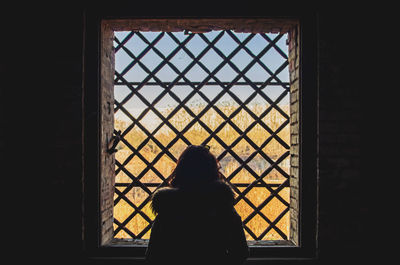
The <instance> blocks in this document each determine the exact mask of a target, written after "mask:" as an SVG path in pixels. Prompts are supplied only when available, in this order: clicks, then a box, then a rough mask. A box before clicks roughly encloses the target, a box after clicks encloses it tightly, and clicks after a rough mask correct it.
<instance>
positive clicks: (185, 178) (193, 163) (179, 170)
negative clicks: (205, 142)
mask: <svg viewBox="0 0 400 265" xmlns="http://www.w3.org/2000/svg"><path fill="white" fill-rule="evenodd" d="M219 168H220V165H219V162H218V160H217V158H216V157H215V156H214V155H213V154H211V153H210V151H209V148H208V146H202V145H189V146H188V147H187V148H186V149H185V150H184V151H183V152H182V154H181V155H180V157H179V159H178V162H177V164H176V167H175V169H174V171H173V172H172V175H171V178H170V180H169V185H170V186H172V187H184V186H195V185H199V184H200V185H201V184H206V183H209V182H212V181H216V180H222V179H223V178H222V174H221V173H220V171H219Z"/></svg>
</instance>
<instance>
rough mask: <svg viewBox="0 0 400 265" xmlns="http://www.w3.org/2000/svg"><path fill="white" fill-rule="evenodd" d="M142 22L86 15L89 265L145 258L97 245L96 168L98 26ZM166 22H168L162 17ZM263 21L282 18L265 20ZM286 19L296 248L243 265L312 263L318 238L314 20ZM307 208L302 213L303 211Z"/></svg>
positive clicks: (256, 251)
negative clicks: (294, 39) (294, 53)
mask: <svg viewBox="0 0 400 265" xmlns="http://www.w3.org/2000/svg"><path fill="white" fill-rule="evenodd" d="M116 18H123V19H135V18H143V17H138V16H134V15H126V14H121V13H119V12H106V13H102V14H100V13H98V12H96V11H94V10H89V11H86V13H85V24H84V26H85V30H84V74H83V77H84V82H83V86H84V89H83V105H84V106H83V113H84V116H83V118H84V121H83V128H84V129H83V135H82V136H83V166H84V169H83V194H84V196H83V198H84V202H83V205H82V212H83V221H82V225H83V234H82V238H83V248H84V253H85V254H84V255H85V256H86V257H87V258H89V259H101V260H121V259H122V260H129V261H132V260H137V261H141V260H143V258H144V252H145V249H146V246H132V245H129V244H118V245H116V244H106V245H104V244H102V243H101V235H100V232H99V231H101V226H102V224H101V221H100V219H101V217H100V203H99V202H100V186H101V183H100V164H101V159H100V156H101V150H100V142H101V139H100V137H101V133H100V128H101V117H100V107H101V95H100V94H101V92H100V86H101V73H100V71H101V70H100V65H101V59H100V56H101V39H102V35H101V34H102V32H101V31H102V29H101V23H102V21H103V20H104V19H116ZM164 18H168V17H164ZM263 18H271V19H274V18H281V16H276V15H272V14H271V15H268V16H267V15H266V16H263ZM285 18H293V19H297V20H298V23H299V27H298V28H299V32H298V34H299V36H300V37H299V42H300V43H299V47H300V54H299V59H300V66H299V68H300V69H299V80H300V82H299V112H300V113H299V121H300V127H299V134H300V138H299V212H300V213H301V214H299V220H298V222H299V225H298V229H299V231H298V233H299V244H298V245H294V244H293V245H268V246H251V247H250V257H249V258H248V262H251V263H253V262H255V263H257V262H259V261H260V262H261V261H265V260H287V259H296V260H298V259H301V260H303V259H315V258H317V252H318V248H317V243H318V240H317V236H318V219H317V218H318V172H317V159H318V157H317V154H318V152H317V151H318V150H317V146H318V145H317V129H318V125H317V121H318V112H317V110H318V108H317V107H318V104H317V103H318V70H317V46H318V45H317V16H316V14H314V13H312V14H297V15H292V16H286V17H285ZM305 205H307V207H305Z"/></svg>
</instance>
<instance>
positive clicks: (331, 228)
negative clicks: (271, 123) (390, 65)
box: [1, 5, 371, 264]
mask: <svg viewBox="0 0 400 265" xmlns="http://www.w3.org/2000/svg"><path fill="white" fill-rule="evenodd" d="M16 10H18V9H12V10H11V9H10V10H9V11H10V12H11V13H12V14H18V12H16ZM248 10H250V8H247V11H248ZM329 11H330V10H329V9H321V10H318V11H315V12H317V13H318V20H319V25H318V28H319V32H318V45H319V63H318V66H319V102H318V106H319V125H318V127H319V145H318V146H319V153H318V165H319V185H320V189H319V230H318V231H319V237H318V245H319V260H318V261H317V262H315V263H317V264H327V263H328V262H329V261H332V260H335V261H339V260H344V259H363V260H368V259H369V257H370V255H371V253H370V252H368V251H366V250H369V249H370V247H369V244H368V243H367V242H368V234H369V227H368V225H369V223H368V219H369V218H368V217H369V216H370V215H371V212H370V208H369V205H368V204H366V203H365V199H364V195H366V192H365V189H366V188H367V186H366V185H367V184H365V178H364V177H363V176H362V171H361V165H362V161H361V150H362V146H361V123H360V122H361V98H360V94H361V93H362V89H363V88H364V87H361V83H359V82H357V80H359V79H360V78H361V77H362V75H361V73H362V71H361V68H360V67H361V66H362V64H363V62H362V60H360V59H361V58H362V57H363V54H362V53H363V51H364V50H365V49H363V48H362V47H360V46H359V45H360V44H359V43H360V42H359V40H360V39H359V38H360V35H361V34H359V33H358V34H357V33H354V31H351V30H348V29H349V28H353V27H358V26H359V25H360V23H359V20H358V19H357V17H356V15H355V14H353V13H350V12H343V11H342V10H340V9H339V10H337V11H335V12H329ZM25 12H27V15H26V16H27V17H28V18H29V21H27V22H26V23H25V22H24V23H21V25H20V24H17V25H19V27H18V28H19V30H18V31H11V30H9V31H7V32H8V36H9V38H8V39H7V40H6V43H4V42H3V43H2V44H3V45H4V49H3V51H4V52H5V53H6V54H5V57H6V59H7V60H3V61H2V64H1V66H2V68H1V69H2V74H4V77H6V78H5V79H3V80H6V82H5V83H4V84H5V85H4V87H6V88H7V90H10V91H7V93H5V94H3V92H2V98H3V95H4V98H3V99H7V100H6V102H7V103H8V104H5V105H3V106H5V107H6V108H5V109H6V110H5V111H4V112H3V113H6V114H7V115H5V116H7V117H8V118H7V117H6V119H5V121H6V122H5V123H4V124H5V125H6V126H4V127H5V129H6V130H4V131H5V132H6V136H5V137H4V138H3V139H4V141H3V143H5V144H2V145H1V146H2V147H4V150H5V151H6V152H5V153H8V154H9V156H11V157H12V158H11V159H10V161H9V162H8V161H7V163H8V164H7V167H8V168H11V169H12V170H13V172H17V173H16V174H17V176H18V177H16V178H14V179H12V180H11V183H10V185H8V186H7V187H10V188H12V190H17V191H18V192H16V193H17V194H19V196H17V197H16V198H14V200H13V202H15V203H12V204H10V203H9V206H11V208H12V209H13V210H14V211H16V212H17V213H16V216H20V218H19V221H15V222H16V224H15V225H14V226H12V225H10V224H9V225H10V227H13V229H10V231H9V232H10V236H13V237H14V238H15V234H14V231H15V232H18V233H21V234H18V238H24V240H26V239H27V241H24V242H25V243H24V244H23V247H21V245H20V243H21V242H20V241H17V242H18V244H17V248H18V249H20V250H22V252H23V253H25V250H32V252H31V254H30V255H29V256H28V259H31V258H34V257H36V258H40V259H49V260H50V259H53V258H54V259H57V260H59V259H61V260H70V261H73V262H74V263H75V262H76V260H78V259H80V254H81V252H82V245H83V242H82V211H83V210H84V209H82V204H81V202H82V178H83V168H82V165H83V162H82V152H83V145H82V116H83V107H84V106H83V103H82V102H83V101H82V98H83V95H82V93H83V89H82V86H83V85H82V83H83V79H82V78H83V74H82V73H83V69H84V67H83V56H84V54H83V45H84V38H83V36H84V12H83V8H81V7H76V6H72V7H71V6H67V5H60V6H54V7H53V8H52V9H51V10H48V11H44V10H41V12H37V13H35V15H33V16H32V14H31V13H29V12H28V11H27V10H25ZM28 13H29V14H28ZM246 15H248V14H246ZM5 23H7V24H5V25H12V22H10V21H6V22H5ZM344 39H345V40H346V41H344ZM14 40H18V42H17V43H16V44H15V46H14V47H12V45H11V44H10V43H11V42H13V41H14ZM27 53H29V54H30V56H26V57H25V56H24V54H27ZM364 89H365V88H364ZM8 93H10V94H8ZM15 105H16V106H17V107H15ZM8 113H11V114H12V115H8ZM10 117H11V118H10ZM13 174H14V173H13ZM21 186H22V187H21ZM16 203H18V207H15V206H16V205H17V204H16ZM16 209H18V210H16ZM11 220H13V219H11ZM14 220H15V218H14ZM132 264H133V263H132Z"/></svg>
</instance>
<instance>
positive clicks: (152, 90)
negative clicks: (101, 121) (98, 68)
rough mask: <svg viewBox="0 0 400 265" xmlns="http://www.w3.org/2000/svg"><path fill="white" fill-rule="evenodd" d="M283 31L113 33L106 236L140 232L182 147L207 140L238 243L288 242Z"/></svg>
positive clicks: (143, 234)
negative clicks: (230, 197)
mask: <svg viewBox="0 0 400 265" xmlns="http://www.w3.org/2000/svg"><path fill="white" fill-rule="evenodd" d="M286 37H287V36H286V35H285V34H250V33H234V32H232V31H212V32H209V33H203V34H192V33H189V34H184V33H183V32H174V33H171V32H115V38H114V48H115V60H116V61H115V82H114V97H115V106H114V107H115V109H114V110H115V126H114V127H115V131H114V132H115V133H117V132H118V131H121V141H120V143H119V144H118V146H117V150H118V152H117V153H116V157H115V158H116V159H115V160H116V169H115V170H116V180H115V195H114V204H115V206H114V237H115V238H122V239H148V238H149V235H150V229H151V224H152V222H153V220H154V215H153V213H152V212H151V210H150V208H149V203H150V198H151V194H152V193H153V192H154V191H155V190H156V189H157V188H158V187H161V186H163V185H165V181H166V180H167V179H168V177H169V176H170V174H171V172H172V170H173V168H174V166H175V163H176V161H177V158H178V156H179V155H180V153H181V152H182V151H183V150H184V149H185V147H186V146H187V145H190V144H196V145H199V144H207V145H209V146H210V147H211V152H213V153H214V154H215V155H216V156H217V157H218V160H219V161H220V163H221V166H222V173H223V175H224V176H225V178H226V179H227V181H229V182H230V183H231V184H232V187H233V189H234V192H235V193H236V201H235V208H236V210H237V211H238V213H239V214H240V215H241V217H242V220H243V223H244V229H245V234H246V237H247V239H248V240H280V239H287V236H288V233H289V214H288V211H289V174H288V173H289V167H290V161H289V158H290V156H289V149H290V146H289V143H290V139H289V137H290V129H289V106H288V105H289V82H288V81H289V80H288V79H289V71H288V57H287V47H286V43H285V41H286Z"/></svg>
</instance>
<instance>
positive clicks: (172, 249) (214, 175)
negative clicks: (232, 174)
mask: <svg viewBox="0 0 400 265" xmlns="http://www.w3.org/2000/svg"><path fill="white" fill-rule="evenodd" d="M233 202H234V197H233V192H232V190H231V188H230V187H229V186H228V184H226V183H225V181H224V180H223V178H222V176H221V173H220V172H219V163H218V161H217V159H216V158H215V156H214V155H213V154H211V153H210V152H209V150H208V148H207V147H204V146H196V145H192V146H188V148H187V149H186V150H184V151H183V153H182V154H181V156H180V157H179V159H178V163H177V165H176V168H175V170H174V172H173V173H172V177H171V179H170V181H169V187H165V188H161V189H159V190H158V191H156V192H155V193H154V195H153V199H152V204H151V206H152V209H153V211H154V212H155V213H156V214H157V215H156V218H155V220H154V224H153V227H152V230H151V235H150V241H149V246H148V248H147V251H146V259H147V261H148V262H149V263H150V264H188V265H190V264H206V265H209V264H242V263H243V262H244V260H245V259H246V258H247V256H248V246H247V242H246V238H245V236H244V231H243V225H242V220H241V218H240V216H239V215H238V214H237V212H236V210H235V208H234V207H233Z"/></svg>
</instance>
